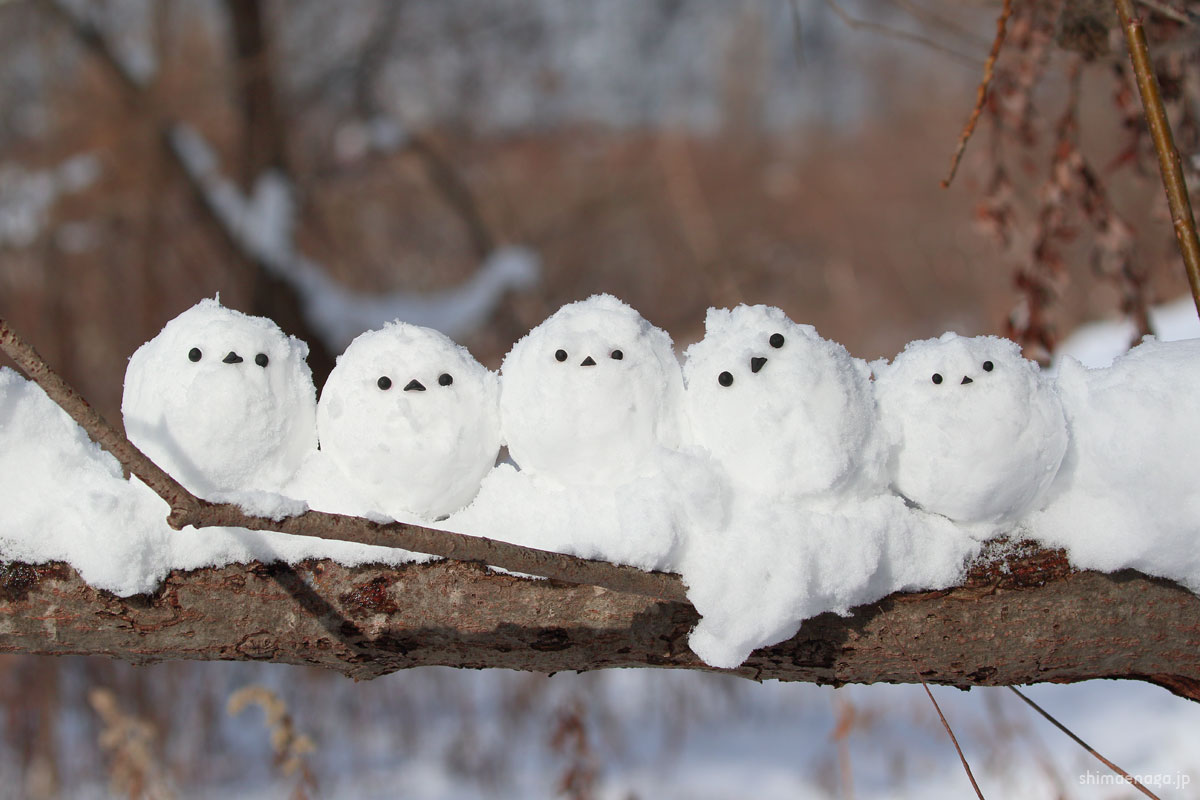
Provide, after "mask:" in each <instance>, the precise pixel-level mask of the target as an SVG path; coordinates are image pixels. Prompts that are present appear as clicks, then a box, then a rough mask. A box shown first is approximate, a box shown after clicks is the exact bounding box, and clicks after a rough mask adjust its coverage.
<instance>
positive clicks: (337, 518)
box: [0, 319, 686, 600]
mask: <svg viewBox="0 0 1200 800" xmlns="http://www.w3.org/2000/svg"><path fill="white" fill-rule="evenodd" d="M0 350H3V351H4V353H5V354H6V355H8V356H9V357H10V358H11V359H12V360H13V361H14V362H15V363H16V364H17V365H18V366H19V367H20V368H21V369H22V370H23V371H24V372H25V374H26V375H28V376H29V377H30V378H31V379H32V380H34V381H35V382H36V383H37V384H38V385H39V386H41V387H42V389H43V391H45V392H46V394H47V395H48V396H49V397H50V399H52V400H53V401H54V402H55V403H57V404H58V405H59V406H60V407H61V408H62V409H63V410H64V411H66V412H67V413H68V414H69V415H70V416H71V418H72V419H74V420H75V422H77V423H78V424H79V425H80V427H82V428H83V429H84V430H85V431H87V433H88V435H89V436H90V437H91V438H92V440H93V441H95V442H96V443H97V444H99V445H100V446H102V447H103V448H104V449H106V450H108V451H109V452H110V453H112V454H113V456H115V457H116V459H117V460H118V461H119V462H120V463H121V465H122V467H123V468H124V469H125V470H126V471H128V472H130V473H132V474H134V475H136V476H137V477H138V478H140V479H141V480H142V481H143V482H144V483H145V484H146V485H147V486H149V487H150V488H151V489H153V490H154V492H155V493H156V494H158V495H159V497H161V498H162V499H163V500H165V501H166V502H167V504H168V505H169V506H170V507H171V513H170V516H169V517H168V522H169V523H170V524H171V526H172V527H173V528H175V529H176V530H178V529H180V528H183V527H186V526H188V525H191V526H193V527H197V528H202V527H237V528H246V529H249V530H259V531H278V532H280V533H290V534H293V535H297V536H314V537H317V538H321V539H333V540H337V541H344V542H355V543H359V544H369V545H380V546H385V547H400V548H404V549H405V550H412V551H414V552H418V553H426V554H429V555H435V556H442V557H444V558H450V559H454V560H457V561H470V562H476V563H479V564H485V565H491V566H496V567H501V568H503V569H507V570H511V571H514V572H520V573H523V574H528V575H536V576H540V577H544V578H551V579H554V580H561V581H566V582H568V583H582V584H588V585H592V586H603V587H606V588H609V589H613V590H615V591H619V592H630V593H633V594H640V595H644V596H648V597H655V598H660V599H664V600H683V599H684V598H685V597H686V594H685V592H684V589H683V585H682V583H681V582H680V580H679V577H678V576H676V575H670V574H666V573H652V572H643V571H641V570H638V569H634V568H632V567H627V566H619V565H616V564H610V563H608V562H605V561H594V560H590V559H584V558H578V557H575V556H569V555H564V554H561V553H551V552H548V551H545V550H537V549H534V548H530V547H522V546H520V545H515V544H509V543H508V542H501V541H495V540H491V539H485V538H483V537H477V536H468V535H466V534H461V533H452V532H450V531H441V530H435V529H432V528H425V527H421V526H419V525H410V524H406V523H402V522H391V523H386V524H385V523H379V522H374V521H371V520H367V519H362V518H359V517H350V516H345V515H342V514H329V513H325V512H318V511H307V512H304V513H302V514H299V515H296V516H291V517H287V518H284V519H271V518H268V517H259V516H254V515H250V514H247V513H246V512H245V511H243V510H242V509H241V508H240V507H238V506H236V505H232V504H228V503H211V502H208V501H206V500H202V499H200V498H198V497H196V496H195V495H193V494H192V493H191V492H189V491H188V490H187V489H185V488H184V487H183V486H181V485H180V484H179V482H178V481H176V480H175V479H174V478H172V477H171V476H170V475H168V474H167V473H166V472H165V471H164V470H163V469H162V468H160V467H159V466H158V465H157V464H155V463H154V462H153V461H151V460H150V459H149V458H147V457H146V455H145V454H144V453H142V451H141V450H139V449H138V448H137V447H135V446H134V445H133V444H132V443H131V442H130V441H129V440H128V439H127V438H126V437H125V435H124V434H123V433H121V432H120V431H119V430H117V429H116V428H114V427H113V426H112V425H110V424H109V423H108V422H107V421H106V420H105V419H104V418H103V417H102V416H101V415H100V414H99V413H98V412H96V411H95V410H94V409H93V408H92V407H91V406H90V405H88V403H87V401H86V400H84V399H83V397H82V396H81V395H80V394H79V393H78V392H76V391H75V390H74V389H73V388H72V387H71V386H70V385H69V384H68V383H67V382H66V381H65V380H63V378H62V377H61V376H59V375H58V374H57V373H56V372H54V370H53V369H51V368H50V366H49V365H48V364H46V362H45V361H44V360H43V359H42V358H41V356H39V355H38V353H37V352H36V351H35V350H34V349H33V348H32V347H31V346H30V345H29V344H27V343H26V342H25V341H24V340H22V339H21V337H20V336H18V335H17V333H16V332H15V331H13V330H12V328H10V327H9V325H8V323H7V322H5V321H4V320H3V319H0Z"/></svg>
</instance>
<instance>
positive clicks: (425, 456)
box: [317, 322, 500, 520]
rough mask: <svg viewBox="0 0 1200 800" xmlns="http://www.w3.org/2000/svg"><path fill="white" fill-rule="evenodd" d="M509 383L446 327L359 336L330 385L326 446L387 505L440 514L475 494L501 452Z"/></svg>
mask: <svg viewBox="0 0 1200 800" xmlns="http://www.w3.org/2000/svg"><path fill="white" fill-rule="evenodd" d="M498 403H499V384H498V382H497V379H496V376H495V374H493V373H491V372H489V371H488V370H487V369H485V368H484V367H483V365H481V364H480V363H479V362H478V361H476V360H475V359H474V357H472V356H471V354H470V353H469V352H468V351H467V349H466V348H465V347H461V346H459V345H456V344H455V343H454V342H453V341H451V340H450V339H448V338H446V337H445V336H443V335H442V334H440V333H438V332H437V331H434V330H430V329H428V328H421V327H419V326H416V325H409V324H407V323H403V322H395V323H391V324H389V325H386V326H385V327H384V328H383V329H382V330H378V331H369V332H367V333H364V334H362V335H361V336H359V337H358V338H357V339H355V340H354V341H353V342H352V343H351V345H350V347H349V348H347V349H346V352H345V353H343V354H342V355H341V356H339V357H338V361H337V366H336V367H335V368H334V370H333V372H332V373H331V374H330V376H329V380H328V381H327V382H326V383H325V386H324V388H323V389H322V391H321V401H320V403H319V405H318V407H317V429H318V433H319V437H320V442H321V452H322V453H324V454H326V455H327V456H328V457H329V458H330V459H332V460H333V462H334V463H335V464H336V465H337V466H338V468H339V469H340V470H341V471H342V474H343V477H345V478H346V480H347V482H348V483H349V484H350V485H352V486H354V487H355V490H356V491H357V492H358V493H360V494H362V495H363V496H365V497H366V498H368V499H369V500H370V501H371V502H372V504H373V505H374V506H375V507H376V508H377V509H378V510H379V511H380V512H383V513H386V514H388V515H390V516H393V517H401V516H405V515H408V514H412V515H415V516H417V517H420V518H423V519H426V520H433V519H436V518H438V517H442V516H445V515H447V514H450V513H451V512H454V511H458V510H459V509H461V508H462V507H463V506H465V505H467V503H469V502H471V500H472V499H474V497H475V495H476V493H477V492H478V491H479V483H480V481H482V480H483V476H484V475H486V474H487V472H488V470H490V469H491V468H492V467H493V466H494V465H495V463H496V455H497V453H499V451H500V416H499V407H498Z"/></svg>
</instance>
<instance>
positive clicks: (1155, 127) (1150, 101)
mask: <svg viewBox="0 0 1200 800" xmlns="http://www.w3.org/2000/svg"><path fill="white" fill-rule="evenodd" d="M1115 2H1116V4H1117V15H1118V16H1119V17H1120V18H1121V27H1122V28H1123V29H1124V30H1125V42H1126V44H1127V45H1128V46H1129V60H1130V61H1131V62H1132V63H1133V72H1134V75H1136V76H1137V85H1138V92H1139V93H1140V94H1141V96H1142V109H1143V110H1144V111H1145V112H1146V125H1147V127H1149V129H1150V138H1151V139H1153V140H1154V151H1155V152H1156V153H1157V154H1158V169H1159V171H1160V172H1161V173H1162V179H1163V189H1164V190H1165V191H1166V193H1167V206H1168V207H1169V208H1170V209H1171V224H1172V225H1173V227H1174V228H1175V238H1176V239H1178V240H1179V252H1180V254H1181V255H1182V256H1183V265H1184V267H1185V268H1186V269H1187V276H1188V283H1189V284H1190V285H1191V288H1192V298H1193V299H1194V300H1195V301H1196V311H1197V312H1198V313H1200V238H1197V235H1196V220H1195V219H1194V218H1193V217H1192V204H1191V201H1190V200H1189V199H1188V189H1187V182H1186V181H1185V180H1184V178H1183V167H1182V166H1181V165H1180V163H1179V151H1178V150H1176V149H1175V139H1174V137H1173V136H1172V135H1171V123H1170V122H1169V121H1168V120H1167V112H1166V110H1165V109H1164V108H1163V102H1162V95H1161V93H1160V92H1159V91H1158V80H1157V79H1156V78H1155V77H1154V65H1153V64H1152V63H1151V61H1150V46H1149V44H1147V42H1146V32H1145V31H1144V30H1142V21H1141V19H1139V18H1138V17H1136V16H1134V11H1133V2H1132V0H1115Z"/></svg>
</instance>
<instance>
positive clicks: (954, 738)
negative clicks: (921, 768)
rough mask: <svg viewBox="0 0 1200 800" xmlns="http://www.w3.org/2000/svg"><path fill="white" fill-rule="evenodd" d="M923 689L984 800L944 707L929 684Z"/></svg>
mask: <svg viewBox="0 0 1200 800" xmlns="http://www.w3.org/2000/svg"><path fill="white" fill-rule="evenodd" d="M921 688H922V689H924V690H925V694H927V695H928V696H929V702H931V703H933V708H934V710H935V711H937V715H938V719H940V720H941V721H942V727H943V728H945V729H946V733H947V734H949V736H950V741H951V742H953V743H954V751H955V752H956V753H958V760H959V761H961V762H962V767H963V769H964V770H966V771H967V778H968V779H969V780H970V781H971V788H972V789H974V790H975V795H976V797H978V798H979V800H983V792H981V791H979V784H978V783H976V782H975V775H974V774H973V773H972V772H971V765H970V764H968V763H967V757H966V756H964V755H963V751H962V748H961V747H959V746H958V737H957V736H955V735H954V731H953V730H951V728H950V723H949V722H947V721H946V715H945V714H943V713H942V707H941V706H939V705H938V701H937V700H934V699H933V692H931V691H929V684H928V683H925V682H924V681H921Z"/></svg>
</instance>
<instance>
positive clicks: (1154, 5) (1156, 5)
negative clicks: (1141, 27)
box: [1138, 0, 1197, 26]
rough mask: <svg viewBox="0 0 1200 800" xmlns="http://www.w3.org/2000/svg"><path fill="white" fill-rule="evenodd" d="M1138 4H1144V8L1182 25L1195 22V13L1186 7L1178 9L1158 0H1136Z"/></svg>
mask: <svg viewBox="0 0 1200 800" xmlns="http://www.w3.org/2000/svg"><path fill="white" fill-rule="evenodd" d="M1138 5H1142V6H1145V7H1146V8H1148V9H1150V10H1151V11H1154V12H1156V13H1158V14H1161V15H1162V16H1164V17H1166V18H1167V19H1169V20H1172V21H1174V22H1179V23H1181V24H1183V25H1193V26H1194V25H1195V24H1196V23H1197V15H1196V14H1195V13H1194V12H1192V11H1188V10H1186V9H1185V10H1183V11H1180V10H1179V9H1177V8H1175V7H1173V6H1169V5H1167V4H1166V3H1162V2H1159V0H1138Z"/></svg>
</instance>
